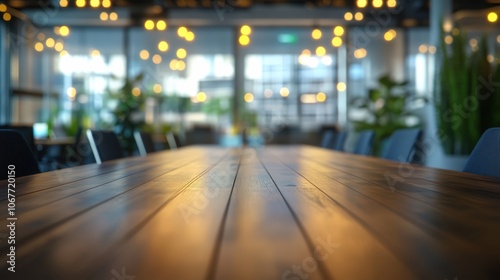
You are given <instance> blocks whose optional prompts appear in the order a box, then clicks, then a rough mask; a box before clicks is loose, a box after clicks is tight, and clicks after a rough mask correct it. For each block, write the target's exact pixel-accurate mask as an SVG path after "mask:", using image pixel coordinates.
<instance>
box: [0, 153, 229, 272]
mask: <svg viewBox="0 0 500 280" xmlns="http://www.w3.org/2000/svg"><path fill="white" fill-rule="evenodd" d="M204 154H205V157H204V160H203V161H197V162H195V163H192V164H190V165H188V166H186V167H185V169H182V168H177V169H174V170H171V171H169V172H166V173H159V174H154V176H150V177H149V179H148V178H146V181H144V182H143V183H138V182H141V181H142V179H138V181H134V180H130V179H129V181H127V182H123V183H124V185H122V188H123V189H127V188H129V190H128V191H122V192H121V193H120V194H119V195H116V196H114V197H113V198H112V199H110V200H109V201H105V203H101V204H99V205H95V206H94V207H91V208H88V205H86V204H85V203H86V202H87V201H86V200H85V199H83V200H82V201H81V202H83V204H82V203H81V202H80V203H68V204H65V205H63V206H61V207H62V208H60V207H57V208H56V207H54V205H51V206H50V207H48V209H46V211H44V212H45V213H47V212H50V213H51V214H57V213H54V212H52V211H54V210H53V209H55V210H59V211H60V210H61V209H65V210H66V211H64V212H74V211H76V212H81V213H79V215H76V216H75V215H73V216H72V217H71V219H68V220H67V221H64V222H62V223H58V224H56V225H54V226H51V228H50V230H48V231H42V232H41V233H40V234H39V235H37V236H35V237H32V238H29V239H26V240H24V241H22V242H19V243H20V244H21V245H20V247H19V248H18V251H17V254H18V257H19V258H20V259H22V260H23V263H22V264H23V265H22V266H21V267H20V269H21V270H22V271H23V272H25V273H28V274H24V275H23V274H21V275H23V276H22V277H30V276H33V275H44V277H46V279H49V278H50V279H68V278H69V277H76V279H81V277H80V276H79V275H88V273H89V271H88V270H89V268H88V266H87V267H85V264H86V263H88V262H91V261H92V260H94V259H95V258H96V257H97V256H99V255H100V254H103V251H104V250H106V249H109V246H118V245H117V243H118V242H121V240H122V239H123V238H124V236H126V235H127V234H129V233H130V231H131V230H133V229H134V227H137V226H138V225H140V224H141V223H142V222H143V221H144V218H145V217H147V216H148V215H150V214H151V213H153V212H154V211H155V207H160V205H162V204H163V203H165V201H168V200H169V199H171V198H172V197H174V196H175V195H177V194H178V193H179V192H180V191H181V190H182V188H183V187H185V186H186V185H188V184H190V183H191V181H192V180H195V179H196V178H198V177H200V176H201V175H203V174H204V172H206V170H207V169H210V168H212V167H213V166H214V164H216V163H217V162H218V161H220V160H221V159H222V158H223V156H225V155H226V154H227V152H224V151H218V152H214V151H212V152H205V153H204ZM167 168H168V167H167ZM186 170H188V171H189V172H186ZM150 175H151V174H150ZM137 176H141V177H142V175H137ZM135 184H140V185H138V186H137V187H132V186H135ZM106 187H107V186H106V185H105V186H104V188H106ZM131 187H132V188H131ZM116 188H117V189H118V190H119V188H120V185H119V184H118V185H117V186H116ZM93 192H95V191H93ZM112 192H113V191H110V193H112ZM105 194H106V193H105ZM92 195H95V193H94V194H92ZM89 200H90V201H94V199H93V198H92V199H89ZM61 202H64V200H63V201H61ZM64 203H66V202H64ZM82 209H87V210H85V211H83V212H82ZM30 215H31V214H28V215H26V217H24V216H23V215H21V216H20V217H19V222H21V221H23V220H24V219H26V220H28V221H30V220H32V218H31V217H30ZM65 215H67V213H66V214H65ZM44 217H45V218H46V219H47V220H49V221H48V222H47V221H45V220H43V218H44ZM37 218H38V217H37ZM39 218H40V219H41V220H38V221H40V222H41V223H50V222H52V219H51V217H50V216H47V215H45V216H44V215H42V216H40V217H39ZM45 227H46V226H45ZM18 228H20V229H23V227H20V226H19V225H18ZM18 234H19V235H20V236H22V235H24V234H25V232H24V230H18ZM26 234H32V232H27V233H26ZM21 240H22V239H21ZM82 257H85V258H84V259H82ZM4 260H5V259H4V256H2V259H1V261H2V266H5V262H4ZM94 265H95V264H94ZM83 267H85V268H86V269H82V268H83ZM23 268H24V269H23ZM81 270H82V271H81ZM107 276H109V275H107ZM19 277H21V276H19ZM19 279H23V278H19ZM24 279H27V278H24Z"/></svg>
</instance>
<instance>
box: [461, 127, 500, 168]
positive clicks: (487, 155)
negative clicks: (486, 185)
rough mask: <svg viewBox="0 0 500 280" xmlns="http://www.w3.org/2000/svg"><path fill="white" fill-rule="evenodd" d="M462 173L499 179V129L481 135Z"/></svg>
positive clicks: (491, 129) (489, 130) (492, 129)
mask: <svg viewBox="0 0 500 280" xmlns="http://www.w3.org/2000/svg"><path fill="white" fill-rule="evenodd" d="M464 172H469V173H475V174H479V175H486V176H493V177H500V127H495V128H490V129H488V130H486V131H485V132H484V133H483V135H482V136H481V138H480V139H479V141H478V142H477V144H476V146H475V147H474V150H473V151H472V153H471V154H470V157H469V160H467V163H466V164H465V168H464Z"/></svg>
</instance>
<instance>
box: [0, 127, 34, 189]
mask: <svg viewBox="0 0 500 280" xmlns="http://www.w3.org/2000/svg"><path fill="white" fill-rule="evenodd" d="M9 165H13V166H15V170H14V171H15V176H16V177H21V176H27V175H32V174H37V173H40V169H39V167H38V163H37V161H36V159H35V156H34V155H33V153H32V151H31V148H30V146H29V144H28V142H27V141H26V140H25V138H24V137H23V135H22V134H21V133H19V132H18V131H15V130H11V129H0V168H1V170H3V171H2V172H0V180H4V179H7V178H8V175H7V170H9V168H8V167H9Z"/></svg>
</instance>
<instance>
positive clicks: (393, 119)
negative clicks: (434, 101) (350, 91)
mask: <svg viewBox="0 0 500 280" xmlns="http://www.w3.org/2000/svg"><path fill="white" fill-rule="evenodd" d="M378 82H379V87H378V88H372V89H370V90H369V91H368V97H360V98H354V99H353V100H352V101H351V105H352V106H353V107H355V108H358V109H363V110H364V111H366V112H367V118H365V119H364V120H353V124H354V127H355V129H356V131H362V130H373V131H374V132H375V138H374V144H373V151H374V154H375V155H380V153H381V151H382V143H383V141H384V140H385V139H387V138H388V137H389V136H391V135H392V133H394V131H396V130H398V129H402V128H408V127H415V126H418V125H419V123H420V121H419V123H418V124H417V125H413V126H409V125H408V124H407V120H408V118H410V117H413V118H416V119H418V118H417V116H415V115H414V114H412V113H411V112H410V110H409V109H408V104H409V103H410V102H415V101H416V100H417V99H421V100H423V101H425V102H426V101H427V100H426V99H425V98H421V97H419V98H417V97H413V96H411V95H410V93H408V92H407V91H405V90H404V89H405V87H406V85H407V82H406V81H405V82H396V81H394V80H393V79H392V78H391V77H390V76H389V75H387V74H386V75H383V76H382V77H380V78H379V80H378ZM398 89H399V91H396V90H398Z"/></svg>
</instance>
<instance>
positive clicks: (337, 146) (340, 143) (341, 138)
mask: <svg viewBox="0 0 500 280" xmlns="http://www.w3.org/2000/svg"><path fill="white" fill-rule="evenodd" d="M346 139H347V131H346V130H342V131H341V132H339V133H337V137H335V143H334V145H333V149H334V150H336V151H344V146H345V140H346Z"/></svg>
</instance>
